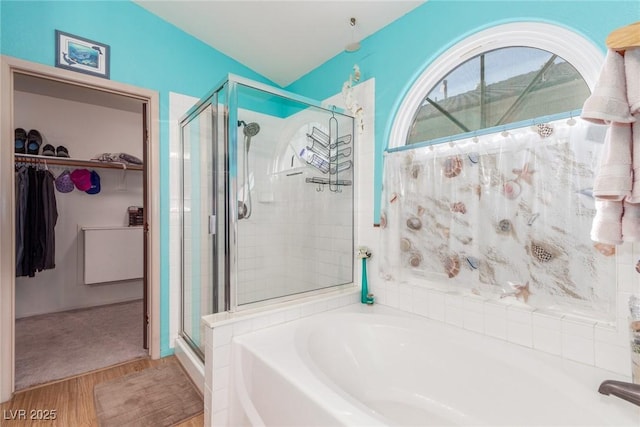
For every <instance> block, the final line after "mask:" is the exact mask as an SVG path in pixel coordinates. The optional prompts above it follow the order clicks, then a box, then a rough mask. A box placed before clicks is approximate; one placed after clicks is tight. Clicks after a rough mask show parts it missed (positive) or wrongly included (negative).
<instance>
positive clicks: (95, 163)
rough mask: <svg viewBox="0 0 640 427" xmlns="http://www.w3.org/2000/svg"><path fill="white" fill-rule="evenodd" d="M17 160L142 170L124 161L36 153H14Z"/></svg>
mask: <svg viewBox="0 0 640 427" xmlns="http://www.w3.org/2000/svg"><path fill="white" fill-rule="evenodd" d="M14 156H15V161H16V162H24V163H46V164H47V165H63V166H85V167H89V168H103V169H126V170H134V171H141V170H142V166H141V165H125V164H123V163H109V162H99V161H97V160H79V159H71V158H68V157H53V156H39V155H35V154H20V153H14Z"/></svg>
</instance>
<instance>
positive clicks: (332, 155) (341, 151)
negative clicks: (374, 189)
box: [305, 116, 353, 192]
mask: <svg viewBox="0 0 640 427" xmlns="http://www.w3.org/2000/svg"><path fill="white" fill-rule="evenodd" d="M334 129H335V133H334V132H333V130H334ZM333 135H336V136H337V135H338V125H337V121H336V119H335V117H334V116H332V117H331V119H329V134H327V133H326V132H324V131H322V130H321V129H319V128H318V127H316V126H314V127H313V128H312V131H311V133H308V134H307V138H308V140H309V142H310V144H309V145H307V147H306V150H307V151H308V154H307V156H306V161H307V163H308V164H309V165H311V166H313V167H314V168H315V169H317V170H318V171H320V172H322V173H323V174H325V175H326V174H327V173H328V174H329V177H328V178H324V177H317V176H314V177H310V178H306V179H305V182H307V183H311V184H321V185H326V184H328V185H329V189H330V190H331V191H332V192H340V191H341V190H340V186H343V185H352V184H353V181H351V180H348V179H339V178H338V175H339V173H341V172H347V171H349V170H350V169H351V168H352V167H353V160H352V153H353V149H352V148H351V147H350V146H348V145H349V144H351V139H352V135H351V134H345V135H342V136H339V137H335V136H333ZM318 191H321V190H318Z"/></svg>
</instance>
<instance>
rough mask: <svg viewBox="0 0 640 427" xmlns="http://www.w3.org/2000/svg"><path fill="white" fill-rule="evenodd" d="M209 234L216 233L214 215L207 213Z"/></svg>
mask: <svg viewBox="0 0 640 427" xmlns="http://www.w3.org/2000/svg"><path fill="white" fill-rule="evenodd" d="M209 234H216V216H215V215H209Z"/></svg>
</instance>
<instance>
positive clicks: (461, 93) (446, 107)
mask: <svg viewBox="0 0 640 427" xmlns="http://www.w3.org/2000/svg"><path fill="white" fill-rule="evenodd" d="M589 94H590V91H589V87H588V86H587V84H586V82H585V81H584V79H583V78H582V76H581V75H580V73H578V71H577V70H576V69H575V68H574V67H573V66H572V65H571V64H569V63H568V62H567V61H565V60H564V59H563V58H561V57H560V56H558V55H555V54H553V53H550V52H548V51H545V50H542V49H537V48H532V47H506V48H501V49H496V50H492V51H487V52H483V53H481V54H479V55H477V56H475V57H473V58H471V59H469V60H467V61H466V62H463V63H462V64H460V65H459V66H458V67H456V68H455V69H453V70H452V71H451V72H449V73H448V74H447V75H446V76H445V77H444V78H442V79H441V80H440V81H439V82H438V83H437V84H436V85H435V86H434V87H433V88H432V89H431V90H430V91H429V92H428V95H427V96H426V97H425V99H424V100H423V102H422V103H421V104H420V106H419V107H418V109H417V111H416V113H415V116H414V119H413V122H412V125H411V127H410V130H409V134H408V136H407V144H415V143H418V142H425V141H430V140H433V139H436V138H442V137H448V136H453V135H458V134H463V133H467V132H473V131H477V130H480V129H486V128H491V127H496V126H502V125H507V124H510V123H515V122H519V121H523V120H528V119H534V118H536V117H541V116H547V115H552V114H557V113H563V112H567V111H572V110H576V109H580V108H582V104H583V103H584V101H585V100H586V99H587V97H588V96H589Z"/></svg>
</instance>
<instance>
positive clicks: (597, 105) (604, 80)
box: [580, 49, 635, 124]
mask: <svg viewBox="0 0 640 427" xmlns="http://www.w3.org/2000/svg"><path fill="white" fill-rule="evenodd" d="M624 66H625V64H624V57H623V56H622V55H620V54H619V53H618V52H616V51H614V50H611V49H609V51H608V52H607V57H606V58H605V61H604V65H603V66H602V69H601V70H600V77H598V81H597V82H596V86H595V88H594V90H593V93H592V94H591V96H589V98H587V100H586V101H585V102H584V105H583V106H582V113H581V114H580V117H582V118H583V119H585V120H588V121H591V122H593V123H598V124H603V123H610V122H616V123H632V122H634V121H635V118H634V117H633V116H632V115H631V114H630V113H629V103H628V101H627V84H626V78H625V69H624Z"/></svg>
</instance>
